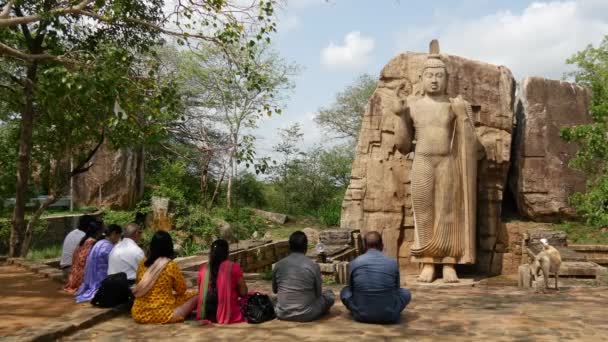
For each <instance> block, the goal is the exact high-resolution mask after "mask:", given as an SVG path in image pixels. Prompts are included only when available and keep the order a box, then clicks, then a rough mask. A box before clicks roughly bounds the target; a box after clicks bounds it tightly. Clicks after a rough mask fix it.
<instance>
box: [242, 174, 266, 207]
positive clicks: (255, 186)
mask: <svg viewBox="0 0 608 342" xmlns="http://www.w3.org/2000/svg"><path fill="white" fill-rule="evenodd" d="M234 197H235V199H236V204H237V206H239V207H243V206H247V207H255V208H261V207H263V206H264V205H266V199H265V198H264V185H263V183H262V182H260V181H259V180H258V179H257V178H256V177H255V175H254V174H252V173H250V172H245V173H243V174H241V175H240V176H239V177H238V178H237V179H236V181H235V184H234Z"/></svg>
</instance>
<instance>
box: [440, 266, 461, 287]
mask: <svg viewBox="0 0 608 342" xmlns="http://www.w3.org/2000/svg"><path fill="white" fill-rule="evenodd" d="M458 281H459V280H458V276H457V275H456V270H455V269H454V265H452V264H444V265H443V282H444V283H457V282H458Z"/></svg>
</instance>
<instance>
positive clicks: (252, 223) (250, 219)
mask: <svg viewBox="0 0 608 342" xmlns="http://www.w3.org/2000/svg"><path fill="white" fill-rule="evenodd" d="M214 214H215V215H217V216H218V217H220V218H222V219H223V220H225V221H226V222H228V223H230V227H231V229H232V235H233V237H234V238H236V239H238V240H244V239H249V238H251V235H252V234H253V233H254V232H258V234H259V236H263V235H264V233H265V232H266V229H267V224H266V222H265V221H264V220H263V219H262V218H260V217H258V216H257V215H255V214H254V213H253V211H252V210H251V209H248V208H232V209H228V208H218V209H215V210H214Z"/></svg>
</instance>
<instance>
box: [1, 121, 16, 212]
mask: <svg viewBox="0 0 608 342" xmlns="http://www.w3.org/2000/svg"><path fill="white" fill-rule="evenodd" d="M18 135H19V131H18V129H17V127H16V125H15V124H14V123H10V124H9V123H2V122H1V121H0V146H3V147H2V148H0V209H2V206H3V204H4V203H3V202H4V201H3V199H4V198H10V197H12V196H14V194H15V175H16V174H17V148H16V146H17V137H18Z"/></svg>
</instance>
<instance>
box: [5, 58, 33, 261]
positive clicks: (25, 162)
mask: <svg viewBox="0 0 608 342" xmlns="http://www.w3.org/2000/svg"><path fill="white" fill-rule="evenodd" d="M36 70H37V64H36V63H33V64H31V65H29V66H28V68H27V79H26V80H25V81H24V83H23V90H24V95H25V105H24V106H23V110H22V111H21V123H20V129H19V156H18V160H17V184H16V193H15V209H14V210H13V218H12V229H11V242H10V248H9V255H10V256H11V257H18V256H20V255H19V254H20V253H21V249H22V248H21V246H22V243H23V235H24V233H25V202H26V199H27V187H28V178H29V173H30V159H31V153H32V132H33V128H34V116H35V111H34V83H35V81H36Z"/></svg>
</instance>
